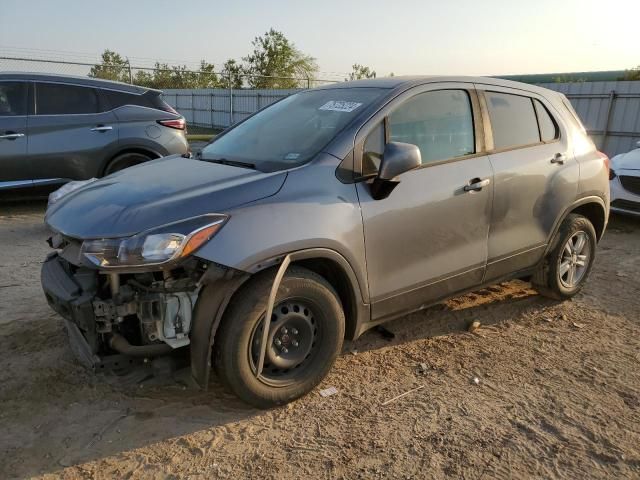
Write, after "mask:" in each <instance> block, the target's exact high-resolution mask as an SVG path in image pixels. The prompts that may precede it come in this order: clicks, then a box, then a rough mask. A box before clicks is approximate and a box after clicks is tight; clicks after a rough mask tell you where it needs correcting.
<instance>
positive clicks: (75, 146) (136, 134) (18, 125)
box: [0, 73, 189, 189]
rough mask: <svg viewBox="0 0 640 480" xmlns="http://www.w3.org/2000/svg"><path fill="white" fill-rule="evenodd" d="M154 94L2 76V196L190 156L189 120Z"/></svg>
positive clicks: (84, 81) (102, 84) (104, 84)
mask: <svg viewBox="0 0 640 480" xmlns="http://www.w3.org/2000/svg"><path fill="white" fill-rule="evenodd" d="M161 94H162V92H160V91H158V90H152V89H148V88H143V87H138V86H134V85H128V84H124V83H118V82H110V81H106V80H98V79H93V78H86V77H67V76H61V75H51V74H40V73H0V189H1V188H12V187H17V186H29V185H32V184H40V183H43V182H50V181H51V180H54V179H55V181H58V180H60V179H70V180H81V179H87V178H91V177H102V176H104V175H107V174H109V173H112V172H115V171H117V170H121V169H123V168H126V167H129V166H131V165H135V164H138V163H142V162H145V161H147V160H150V159H153V158H158V157H162V156H166V155H171V154H186V153H187V152H188V151H189V146H188V143H187V140H186V138H185V127H186V123H185V120H184V118H183V117H182V116H181V115H180V114H179V113H177V112H176V111H175V110H174V109H173V108H171V107H170V106H169V105H168V104H166V103H165V102H164V101H163V100H162V98H161Z"/></svg>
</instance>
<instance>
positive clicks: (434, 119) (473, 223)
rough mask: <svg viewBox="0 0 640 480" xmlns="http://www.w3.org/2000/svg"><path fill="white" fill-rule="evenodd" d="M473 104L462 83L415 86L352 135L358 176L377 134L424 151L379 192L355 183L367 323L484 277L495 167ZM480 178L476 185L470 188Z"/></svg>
mask: <svg viewBox="0 0 640 480" xmlns="http://www.w3.org/2000/svg"><path fill="white" fill-rule="evenodd" d="M477 106H478V103H477V96H476V93H475V90H473V88H470V87H469V86H468V84H445V85H442V84H438V85H437V86H435V85H429V86H426V87H419V88H417V89H412V90H410V91H409V92H405V93H404V94H402V95H401V96H400V97H398V98H397V99H395V100H394V101H393V102H392V103H391V104H390V105H388V106H387V107H385V109H383V110H382V111H381V112H380V113H379V115H378V117H374V119H372V122H371V124H368V125H370V128H368V129H367V127H364V128H363V130H361V132H360V133H359V134H358V138H361V139H362V140H361V143H358V139H357V140H356V143H357V147H356V155H361V159H362V173H363V174H364V175H369V176H373V175H375V172H376V170H377V167H378V165H379V159H380V158H381V155H382V152H383V150H384V144H385V142H389V141H396V142H404V143H411V144H414V145H417V146H418V147H419V148H420V152H421V157H422V166H421V167H419V168H417V169H415V170H412V171H409V172H407V173H405V174H403V175H401V176H400V183H399V184H398V186H397V187H396V188H395V189H394V190H393V191H392V192H391V194H390V195H389V196H388V197H387V198H384V199H382V200H375V199H374V198H373V197H372V196H371V192H370V181H369V182H360V183H357V186H356V188H357V191H358V196H359V199H360V204H361V210H362V217H363V223H364V237H365V251H366V262H367V272H368V280H369V290H370V295H371V301H372V304H373V305H372V321H376V320H381V319H385V318H390V317H394V316H398V315H401V314H403V313H406V312H409V311H412V310H416V309H419V308H421V307H422V306H423V305H425V304H427V303H431V302H434V301H436V300H438V299H439V298H442V297H446V296H448V295H451V294H452V293H455V292H458V291H461V290H464V289H467V288H470V287H473V286H475V285H478V284H480V283H481V282H482V280H483V276H484V273H485V269H486V263H487V245H488V242H487V238H488V233H489V224H490V219H491V204H492V197H493V173H492V169H491V164H490V162H489V159H488V157H487V155H486V154H485V153H484V147H483V135H482V123H481V118H480V111H479V109H478V108H477ZM363 131H364V132H363ZM361 134H362V135H361ZM481 181H482V183H483V186H482V187H480V188H478V189H473V190H469V189H468V188H469V185H471V184H476V185H477V184H478V182H481ZM465 187H467V189H465Z"/></svg>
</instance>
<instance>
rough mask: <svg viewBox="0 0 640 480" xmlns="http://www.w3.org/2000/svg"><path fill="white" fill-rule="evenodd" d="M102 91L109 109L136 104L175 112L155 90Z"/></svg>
mask: <svg viewBox="0 0 640 480" xmlns="http://www.w3.org/2000/svg"><path fill="white" fill-rule="evenodd" d="M102 92H103V94H104V96H105V98H106V99H107V103H108V104H109V108H111V109H114V108H118V107H123V106H125V105H137V106H140V107H147V108H155V109H157V110H163V111H165V112H171V113H175V111H174V110H173V109H172V108H171V107H170V106H169V105H167V104H166V103H165V102H164V101H163V100H162V98H160V95H159V94H158V93H156V92H147V93H145V94H143V95H136V94H135V93H127V92H117V91H115V90H103V91H102Z"/></svg>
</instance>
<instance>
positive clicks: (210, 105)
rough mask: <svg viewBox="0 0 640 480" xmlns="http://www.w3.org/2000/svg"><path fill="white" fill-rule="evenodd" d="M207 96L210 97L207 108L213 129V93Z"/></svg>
mask: <svg viewBox="0 0 640 480" xmlns="http://www.w3.org/2000/svg"><path fill="white" fill-rule="evenodd" d="M209 95H210V96H211V98H210V101H209V107H210V108H211V128H213V95H214V93H213V92H211V93H210V94H209Z"/></svg>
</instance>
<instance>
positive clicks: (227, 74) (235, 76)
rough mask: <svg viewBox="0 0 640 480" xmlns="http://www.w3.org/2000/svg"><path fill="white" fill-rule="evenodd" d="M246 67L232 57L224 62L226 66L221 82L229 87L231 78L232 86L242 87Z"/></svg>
mask: <svg viewBox="0 0 640 480" xmlns="http://www.w3.org/2000/svg"><path fill="white" fill-rule="evenodd" d="M243 73H244V68H243V67H242V65H240V64H239V63H238V62H236V61H235V60H233V59H232V58H230V59H229V60H227V61H226V62H224V68H223V69H222V76H223V78H222V79H221V82H222V83H223V84H225V85H226V86H227V87H229V80H231V87H233V88H242V85H243V77H242V75H243Z"/></svg>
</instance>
